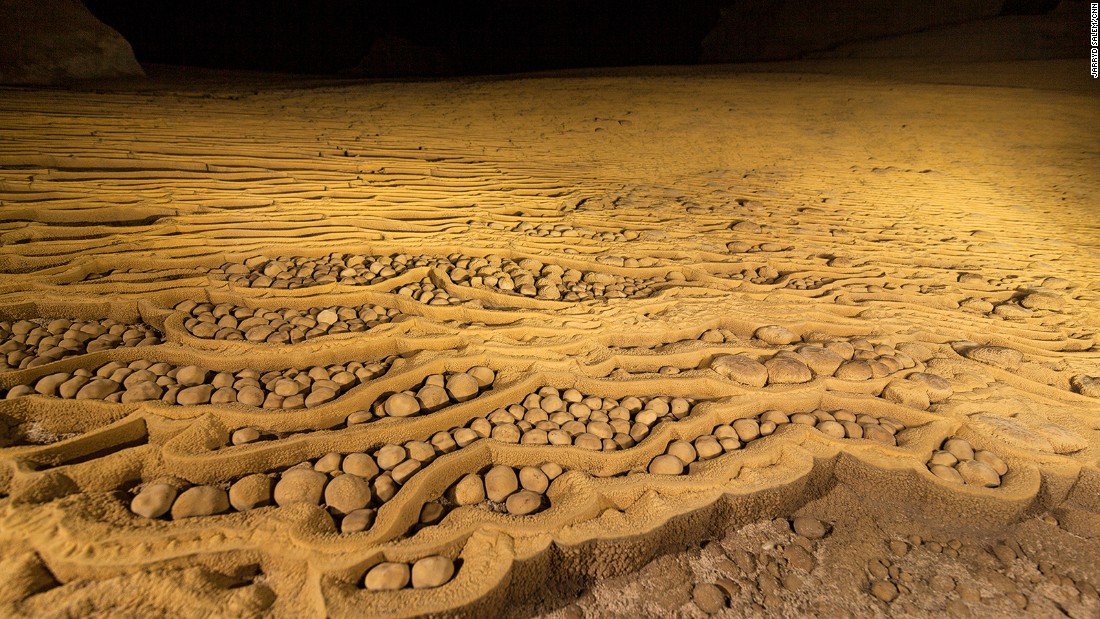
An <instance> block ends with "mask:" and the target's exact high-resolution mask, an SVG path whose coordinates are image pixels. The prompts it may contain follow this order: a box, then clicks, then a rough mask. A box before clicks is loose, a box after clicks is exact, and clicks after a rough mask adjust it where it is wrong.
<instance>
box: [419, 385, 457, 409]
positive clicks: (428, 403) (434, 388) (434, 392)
mask: <svg viewBox="0 0 1100 619" xmlns="http://www.w3.org/2000/svg"><path fill="white" fill-rule="evenodd" d="M416 399H417V400H418V401H419V402H420V407H421V408H422V409H424V410H426V411H435V410H439V409H441V408H443V407H444V406H446V405H447V404H449V403H450V401H451V396H450V395H448V394H447V390H446V389H444V388H443V387H440V386H439V385H424V386H423V387H421V388H420V390H419V391H417V392H416Z"/></svg>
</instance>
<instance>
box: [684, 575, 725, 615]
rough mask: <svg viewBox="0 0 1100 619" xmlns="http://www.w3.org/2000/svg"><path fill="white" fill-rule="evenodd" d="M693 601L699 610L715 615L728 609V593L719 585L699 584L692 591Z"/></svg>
mask: <svg viewBox="0 0 1100 619" xmlns="http://www.w3.org/2000/svg"><path fill="white" fill-rule="evenodd" d="M691 601H693V602H695V605H696V606H698V607H699V610H701V611H703V612H705V613H707V614H708V615H715V614H718V613H720V612H722V610H723V609H725V608H726V592H725V591H723V590H722V589H721V587H719V586H718V585H714V584H711V583H709V582H708V583H699V584H697V585H695V587H694V588H693V589H692V590H691Z"/></svg>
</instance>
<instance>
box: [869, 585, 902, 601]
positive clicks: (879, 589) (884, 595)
mask: <svg viewBox="0 0 1100 619" xmlns="http://www.w3.org/2000/svg"><path fill="white" fill-rule="evenodd" d="M871 595H873V596H875V597H876V598H878V599H880V600H882V601H883V602H893V601H894V598H896V597H898V588H897V586H895V585H894V583H892V582H890V581H888V580H876V581H875V582H873V583H871Z"/></svg>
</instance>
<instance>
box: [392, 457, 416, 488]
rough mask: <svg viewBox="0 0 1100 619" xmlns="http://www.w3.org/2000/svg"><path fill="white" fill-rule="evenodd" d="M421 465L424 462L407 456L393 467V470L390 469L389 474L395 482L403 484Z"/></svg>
mask: <svg viewBox="0 0 1100 619" xmlns="http://www.w3.org/2000/svg"><path fill="white" fill-rule="evenodd" d="M423 466H424V464H423V463H422V462H421V461H419V460H415V459H413V458H409V459H408V460H405V461H404V462H402V463H401V464H398V465H397V466H395V467H393V470H392V471H390V476H391V477H393V480H394V481H395V482H397V483H399V484H403V483H405V482H406V481H408V480H409V478H410V477H412V476H413V475H415V474H416V472H417V471H419V470H420V469H421V468H422V467H423Z"/></svg>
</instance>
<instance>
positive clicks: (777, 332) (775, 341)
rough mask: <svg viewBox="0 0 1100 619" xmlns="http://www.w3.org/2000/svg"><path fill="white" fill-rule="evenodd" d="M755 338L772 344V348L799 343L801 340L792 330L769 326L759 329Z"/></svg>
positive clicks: (754, 334)
mask: <svg viewBox="0 0 1100 619" xmlns="http://www.w3.org/2000/svg"><path fill="white" fill-rule="evenodd" d="M753 336H754V337H756V339H758V340H760V341H762V342H765V343H767V344H771V345H772V346H786V345H787V344H790V343H792V342H797V341H798V340H799V339H800V338H799V337H798V335H796V334H795V333H794V332H793V331H791V330H790V329H787V328H785V327H778V326H775V325H769V326H766V327H760V328H759V329H757V330H756V331H755V332H754V333H753Z"/></svg>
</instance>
